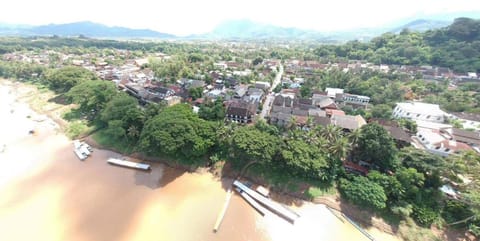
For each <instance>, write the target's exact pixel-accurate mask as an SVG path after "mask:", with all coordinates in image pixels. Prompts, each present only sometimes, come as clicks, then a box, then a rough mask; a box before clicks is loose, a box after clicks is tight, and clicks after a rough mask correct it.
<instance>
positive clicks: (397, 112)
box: [392, 102, 448, 123]
mask: <svg viewBox="0 0 480 241" xmlns="http://www.w3.org/2000/svg"><path fill="white" fill-rule="evenodd" d="M392 115H393V117H394V118H406V119H411V120H415V121H428V122H436V123H443V122H444V121H445V117H446V116H448V114H447V113H446V112H444V111H443V110H441V109H440V107H439V106H438V105H434V104H427V103H421V102H403V103H397V106H396V107H395V109H393V114H392Z"/></svg>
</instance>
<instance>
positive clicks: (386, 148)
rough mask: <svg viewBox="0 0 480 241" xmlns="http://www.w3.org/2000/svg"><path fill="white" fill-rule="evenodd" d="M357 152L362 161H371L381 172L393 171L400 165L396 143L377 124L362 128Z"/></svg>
mask: <svg viewBox="0 0 480 241" xmlns="http://www.w3.org/2000/svg"><path fill="white" fill-rule="evenodd" d="M357 151H358V152H357V153H358V154H359V158H360V159H361V160H365V161H371V162H372V163H374V164H375V165H377V166H378V167H379V168H380V169H381V170H393V169H395V168H396V167H397V165H398V164H397V152H398V150H397V148H396V147H395V143H394V141H393V139H392V137H391V136H390V134H389V133H388V132H387V131H386V130H385V129H384V128H383V127H382V126H381V125H379V124H377V123H369V124H367V125H364V126H362V127H361V133H360V137H359V138H358V146H357Z"/></svg>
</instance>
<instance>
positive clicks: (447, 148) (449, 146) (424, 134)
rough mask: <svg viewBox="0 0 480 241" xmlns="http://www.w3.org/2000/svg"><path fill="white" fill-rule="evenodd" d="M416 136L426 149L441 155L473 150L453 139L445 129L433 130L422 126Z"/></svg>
mask: <svg viewBox="0 0 480 241" xmlns="http://www.w3.org/2000/svg"><path fill="white" fill-rule="evenodd" d="M415 137H416V138H417V140H419V141H420V143H421V144H422V145H423V147H424V148H425V150H427V151H428V152H430V153H433V154H436V155H440V156H448V155H450V154H457V153H459V152H461V151H467V150H472V148H471V147H470V146H468V145H467V144H465V143H461V142H457V141H455V140H452V139H451V137H450V135H448V133H446V132H444V131H433V130H429V129H423V128H422V129H419V130H418V132H417V134H416V136H415Z"/></svg>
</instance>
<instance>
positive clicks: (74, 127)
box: [65, 120, 93, 139]
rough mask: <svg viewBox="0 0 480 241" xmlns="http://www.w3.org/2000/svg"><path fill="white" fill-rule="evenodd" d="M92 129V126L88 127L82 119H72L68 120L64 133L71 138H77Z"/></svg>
mask: <svg viewBox="0 0 480 241" xmlns="http://www.w3.org/2000/svg"><path fill="white" fill-rule="evenodd" d="M92 130H93V127H89V126H88V125H87V124H86V123H85V122H84V121H79V120H77V121H73V122H70V124H69V125H68V127H67V129H66V130H65V134H66V135H67V136H68V137H69V138H71V139H74V138H77V137H79V136H81V135H84V134H87V133H89V132H91V131H92Z"/></svg>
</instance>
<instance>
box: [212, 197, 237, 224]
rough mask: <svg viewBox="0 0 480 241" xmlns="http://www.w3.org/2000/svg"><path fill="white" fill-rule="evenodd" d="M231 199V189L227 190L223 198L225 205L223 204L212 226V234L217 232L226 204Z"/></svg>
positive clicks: (225, 210)
mask: <svg viewBox="0 0 480 241" xmlns="http://www.w3.org/2000/svg"><path fill="white" fill-rule="evenodd" d="M231 198H232V189H228V191H227V196H226V197H225V203H223V207H222V210H220V213H218V216H217V221H216V222H215V225H213V232H215V233H216V232H217V231H218V228H220V224H221V223H222V220H223V217H224V216H225V212H227V208H228V204H229V203H230V199H231Z"/></svg>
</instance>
